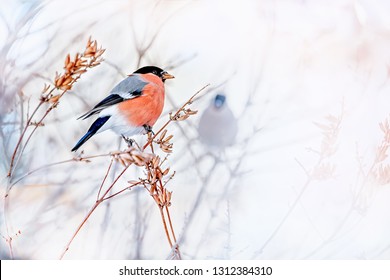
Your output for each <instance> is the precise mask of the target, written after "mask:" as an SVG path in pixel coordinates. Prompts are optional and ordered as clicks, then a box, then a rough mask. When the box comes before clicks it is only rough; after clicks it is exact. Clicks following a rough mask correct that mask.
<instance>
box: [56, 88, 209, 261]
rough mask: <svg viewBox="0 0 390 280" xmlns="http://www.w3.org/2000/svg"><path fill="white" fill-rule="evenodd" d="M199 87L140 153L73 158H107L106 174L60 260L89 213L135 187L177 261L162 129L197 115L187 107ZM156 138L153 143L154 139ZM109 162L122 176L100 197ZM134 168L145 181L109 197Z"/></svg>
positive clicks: (166, 138)
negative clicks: (154, 211)
mask: <svg viewBox="0 0 390 280" xmlns="http://www.w3.org/2000/svg"><path fill="white" fill-rule="evenodd" d="M207 86H208V85H206V86H205V87H203V88H202V89H200V90H199V91H197V92H196V93H195V94H194V95H193V96H192V97H191V98H190V99H189V100H188V101H187V102H185V103H184V105H183V106H182V107H180V108H179V109H178V110H177V112H176V113H175V114H173V115H172V114H171V115H170V118H169V120H168V121H167V122H166V123H165V124H164V125H163V126H162V128H161V129H160V130H159V131H158V132H157V133H155V134H154V135H153V136H152V134H151V133H150V134H148V137H149V139H148V142H147V143H146V144H145V146H144V148H143V150H139V149H137V148H134V147H131V148H128V149H126V150H124V151H114V152H111V153H109V154H103V155H97V156H89V157H82V156H80V157H78V158H73V159H72V160H70V161H83V162H88V161H90V159H92V158H94V157H101V156H108V155H109V156H111V161H110V164H109V166H108V168H107V171H106V174H105V176H104V178H103V180H102V183H101V185H100V188H99V191H98V195H97V199H96V202H95V203H94V205H93V206H92V208H91V209H90V211H89V212H88V214H87V215H86V217H85V218H84V219H83V220H82V222H81V223H80V225H79V226H78V227H77V229H76V231H75V232H74V234H73V235H72V237H71V239H70V240H69V242H68V243H67V245H66V247H65V249H64V251H63V252H62V254H61V256H60V259H62V258H63V257H64V255H65V254H66V252H67V251H68V250H69V247H70V245H71V243H72V242H73V240H74V239H75V237H76V236H77V234H78V233H79V231H80V230H81V228H82V227H83V225H84V224H85V223H86V221H87V220H88V219H89V217H90V216H91V215H92V213H93V212H94V211H95V209H96V208H97V207H98V206H99V205H100V204H101V203H102V202H104V201H106V200H108V199H111V198H113V197H116V196H118V195H120V194H122V193H123V192H125V191H126V190H130V189H131V188H133V187H135V186H142V187H144V188H145V189H146V190H147V191H148V193H149V194H150V196H151V197H152V198H153V200H154V202H155V203H156V205H157V206H158V208H159V211H160V215H161V219H162V223H163V226H164V231H165V234H166V236H167V240H168V243H169V246H170V248H171V252H172V258H174V259H181V254H180V250H179V245H178V244H177V240H176V235H175V232H174V229H173V224H172V219H171V215H170V212H169V207H170V206H171V199H172V192H171V191H169V190H168V189H167V188H166V185H167V183H168V182H169V181H170V180H171V179H172V178H173V177H174V175H175V172H173V173H172V174H170V167H165V168H164V167H163V164H164V163H165V162H166V159H167V156H168V154H169V153H171V152H172V151H173V150H172V149H173V144H172V143H171V142H170V140H171V139H172V138H173V135H168V136H167V129H166V127H167V126H168V125H169V124H170V123H171V122H172V121H182V120H185V119H187V118H188V117H189V116H191V115H195V114H196V113H197V112H196V111H192V110H191V109H189V108H187V106H188V105H189V104H191V103H192V102H193V100H194V98H195V97H196V96H197V95H198V94H199V93H200V92H201V91H202V90H203V89H205V88H206V87H207ZM158 136H159V138H158V139H157V140H155V139H156V138H157V137H158ZM153 143H155V144H157V145H158V146H159V148H160V150H161V151H162V152H163V153H165V154H166V156H165V158H164V160H161V158H160V156H158V155H156V154H155V153H154V147H153ZM148 146H150V149H151V151H152V153H147V152H145V148H146V147H148ZM113 161H116V162H118V163H120V164H122V165H123V166H124V169H123V170H122V172H121V173H120V174H119V175H118V176H117V177H116V178H115V179H114V181H113V182H112V183H111V184H110V186H109V187H108V188H107V189H106V190H105V191H104V193H103V194H102V195H100V194H101V192H102V188H103V185H104V184H105V182H106V179H107V177H108V174H109V172H110V170H111V166H112V163H113ZM132 164H134V165H135V166H138V167H142V168H145V173H144V174H145V177H144V178H139V179H138V180H132V181H129V182H128V183H129V185H128V186H126V187H125V188H123V189H121V190H119V191H117V192H115V193H114V194H111V195H109V193H110V191H111V190H112V189H113V188H114V186H115V184H116V183H117V181H118V180H119V178H120V177H122V175H123V174H124V173H125V171H126V170H127V169H128V167H129V166H130V165H132Z"/></svg>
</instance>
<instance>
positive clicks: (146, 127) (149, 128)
mask: <svg viewBox="0 0 390 280" xmlns="http://www.w3.org/2000/svg"><path fill="white" fill-rule="evenodd" d="M143 127H144V129H145V130H146V133H151V134H152V135H154V132H153V130H152V127H151V126H150V125H147V124H144V125H143Z"/></svg>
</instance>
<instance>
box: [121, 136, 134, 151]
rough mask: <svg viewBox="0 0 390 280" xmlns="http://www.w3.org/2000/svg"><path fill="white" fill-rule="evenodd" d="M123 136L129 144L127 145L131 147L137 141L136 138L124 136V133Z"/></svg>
mask: <svg viewBox="0 0 390 280" xmlns="http://www.w3.org/2000/svg"><path fill="white" fill-rule="evenodd" d="M122 138H123V140H125V142H126V144H127V146H128V147H129V148H131V147H132V146H133V144H134V143H135V140H134V139H131V138H129V137H126V136H124V135H122Z"/></svg>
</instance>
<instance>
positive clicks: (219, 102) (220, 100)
mask: <svg viewBox="0 0 390 280" xmlns="http://www.w3.org/2000/svg"><path fill="white" fill-rule="evenodd" d="M225 102H226V96H225V95H223V94H217V95H216V96H215V98H214V107H215V108H217V109H219V108H222V106H223V105H224V104H225Z"/></svg>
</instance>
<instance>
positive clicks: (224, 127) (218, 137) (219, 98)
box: [198, 93, 238, 150]
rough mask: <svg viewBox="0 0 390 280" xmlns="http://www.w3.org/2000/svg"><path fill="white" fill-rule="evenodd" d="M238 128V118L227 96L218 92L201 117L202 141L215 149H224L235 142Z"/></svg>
mask: <svg viewBox="0 0 390 280" xmlns="http://www.w3.org/2000/svg"><path fill="white" fill-rule="evenodd" d="M237 130H238V126H237V119H236V118H235V116H234V114H233V112H232V111H231V110H230V108H229V106H228V104H227V102H226V96H225V95H224V94H222V93H219V94H217V95H216V96H215V97H214V99H212V100H211V103H210V105H209V106H208V107H207V109H206V110H205V111H204V112H203V115H202V116H201V118H200V121H199V127H198V132H199V137H200V141H201V142H202V143H203V144H204V145H206V146H209V147H211V148H213V149H217V150H223V149H224V148H226V147H228V146H232V145H233V144H234V143H235V140H236V135H237Z"/></svg>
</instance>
